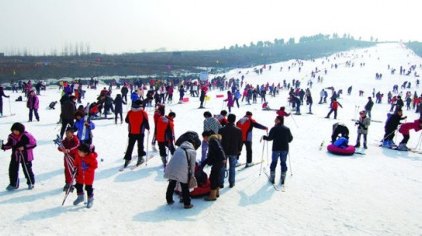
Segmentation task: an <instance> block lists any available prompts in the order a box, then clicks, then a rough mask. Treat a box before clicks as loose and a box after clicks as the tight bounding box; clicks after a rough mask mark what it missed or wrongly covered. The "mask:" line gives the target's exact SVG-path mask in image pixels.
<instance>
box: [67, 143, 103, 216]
mask: <svg viewBox="0 0 422 236" xmlns="http://www.w3.org/2000/svg"><path fill="white" fill-rule="evenodd" d="M75 167H76V184H75V188H76V193H77V195H78V197H77V198H76V200H75V201H74V202H73V205H75V206H76V205H78V204H79V203H81V202H84V201H85V197H84V192H83V186H84V185H85V191H86V192H87V195H88V202H87V205H86V207H87V208H91V207H92V205H93V204H94V188H93V187H92V185H93V184H94V177H95V169H97V167H98V162H97V153H96V152H95V151H94V148H93V146H92V147H91V146H90V145H88V144H84V143H83V144H81V145H80V146H79V147H78V152H77V154H76V157H75Z"/></svg>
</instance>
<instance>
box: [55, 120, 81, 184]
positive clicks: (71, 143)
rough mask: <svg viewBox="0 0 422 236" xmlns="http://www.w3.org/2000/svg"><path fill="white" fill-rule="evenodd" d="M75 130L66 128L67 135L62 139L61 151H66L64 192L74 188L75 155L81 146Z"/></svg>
mask: <svg viewBox="0 0 422 236" xmlns="http://www.w3.org/2000/svg"><path fill="white" fill-rule="evenodd" d="M73 132H74V130H73V128H72V127H68V128H67V129H66V137H65V139H63V141H62V146H61V147H59V148H58V149H59V151H60V152H63V153H64V159H63V160H64V176H65V185H64V187H63V192H66V191H67V190H68V189H69V188H72V185H73V179H72V175H73V172H74V171H75V165H74V162H75V156H76V153H77V151H78V147H79V140H78V137H76V136H75V135H74V134H73Z"/></svg>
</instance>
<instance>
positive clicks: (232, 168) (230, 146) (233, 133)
mask: <svg viewBox="0 0 422 236" xmlns="http://www.w3.org/2000/svg"><path fill="white" fill-rule="evenodd" d="M227 121H228V124H227V125H226V126H224V127H223V128H221V129H220V130H219V131H218V134H220V135H221V146H222V147H223V150H224V153H225V154H226V157H227V158H228V160H229V184H230V188H233V187H234V184H235V175H236V164H237V160H238V159H239V156H240V152H241V151H242V144H243V143H242V131H241V130H240V129H239V128H237V127H236V125H235V123H234V122H235V121H236V115H235V114H229V116H228V117H227ZM226 166H227V163H226V165H224V167H223V168H222V169H221V176H220V188H223V187H224V175H225V173H226Z"/></svg>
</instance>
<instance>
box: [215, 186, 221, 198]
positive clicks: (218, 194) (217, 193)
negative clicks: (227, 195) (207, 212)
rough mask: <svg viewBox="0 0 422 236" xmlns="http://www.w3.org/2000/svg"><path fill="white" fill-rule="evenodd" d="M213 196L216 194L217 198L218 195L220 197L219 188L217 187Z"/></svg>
mask: <svg viewBox="0 0 422 236" xmlns="http://www.w3.org/2000/svg"><path fill="white" fill-rule="evenodd" d="M215 196H216V197H217V198H219V197H220V188H217V192H216V194H215Z"/></svg>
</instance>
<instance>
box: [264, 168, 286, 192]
mask: <svg viewBox="0 0 422 236" xmlns="http://www.w3.org/2000/svg"><path fill="white" fill-rule="evenodd" d="M264 174H265V175H266V176H267V178H268V183H270V184H271V185H272V186H273V188H274V190H275V191H281V192H286V183H285V182H286V180H284V183H283V184H281V185H280V187H279V186H278V185H277V184H276V183H271V181H270V175H269V174H268V173H267V171H266V170H265V168H264Z"/></svg>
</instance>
